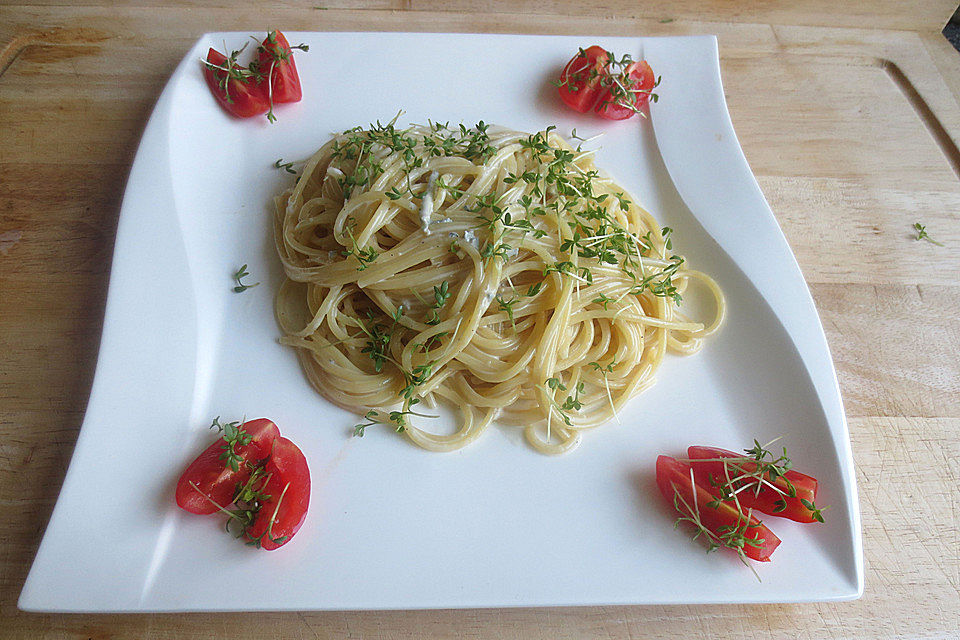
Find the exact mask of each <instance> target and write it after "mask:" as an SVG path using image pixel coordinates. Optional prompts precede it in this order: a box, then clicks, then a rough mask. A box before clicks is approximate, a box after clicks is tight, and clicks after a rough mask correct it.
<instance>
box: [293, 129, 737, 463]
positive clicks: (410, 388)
mask: <svg viewBox="0 0 960 640" xmlns="http://www.w3.org/2000/svg"><path fill="white" fill-rule="evenodd" d="M594 153H595V151H586V150H583V148H582V146H577V147H573V146H571V145H570V144H568V143H567V142H566V141H565V140H564V139H563V138H561V137H560V136H559V135H557V133H556V132H555V131H554V128H553V127H551V128H548V129H546V130H545V131H541V132H538V133H536V134H532V135H530V134H525V133H520V132H516V131H511V130H508V129H505V128H500V127H492V126H489V125H486V124H484V123H483V122H481V123H479V124H478V125H477V126H475V127H472V128H467V127H465V126H463V125H460V126H459V127H450V126H449V125H441V124H436V123H430V124H429V125H425V126H412V127H410V128H407V129H399V128H397V127H396V126H395V125H394V123H389V124H386V125H381V124H380V123H377V124H376V125H375V126H371V127H369V128H367V129H361V128H359V127H358V128H355V129H351V130H349V131H346V132H344V133H343V134H340V135H337V136H336V137H334V138H333V139H332V140H330V141H329V142H328V143H327V144H325V145H324V146H323V147H322V148H321V149H320V150H319V151H317V153H316V154H314V156H313V157H312V158H310V160H309V161H308V162H307V163H306V165H305V167H304V170H303V173H302V175H301V176H300V178H299V179H298V180H297V183H296V185H295V186H294V187H293V188H292V189H291V190H288V191H287V192H285V193H283V194H282V195H280V196H278V197H277V199H276V215H275V218H274V222H275V225H274V226H275V237H276V246H277V251H278V253H279V255H280V259H281V261H282V262H283V266H284V270H285V272H286V276H287V278H286V280H285V282H284V283H283V285H282V286H281V288H280V291H279V292H278V295H277V298H276V314H277V318H278V321H279V324H280V327H281V329H282V331H283V333H284V335H283V337H282V338H281V342H282V343H283V344H286V345H289V346H291V347H294V348H295V349H296V351H297V353H298V355H299V358H300V362H301V364H302V365H303V369H304V371H305V372H306V375H307V377H308V379H309V381H310V383H311V384H312V385H313V386H314V387H315V388H316V389H317V391H319V392H320V393H321V394H322V395H323V396H324V397H325V398H327V399H328V400H330V401H331V402H333V403H335V404H337V405H339V406H341V407H344V408H347V409H349V410H351V411H355V412H357V413H359V414H363V413H364V412H366V418H367V423H366V424H362V425H358V427H357V432H358V433H359V434H360V435H362V433H363V429H365V428H366V427H367V426H369V425H372V424H377V423H383V424H390V425H392V426H393V427H395V428H396V430H397V431H401V432H403V433H404V434H406V436H407V437H408V438H409V439H410V440H412V441H413V442H414V443H416V444H417V445H419V446H421V447H424V448H426V449H430V450H434V451H450V450H454V449H459V448H461V447H464V446H466V445H467V444H469V443H471V442H473V441H474V440H476V439H477V438H478V437H479V436H480V434H481V433H483V431H484V429H485V428H486V427H487V426H488V425H489V424H490V423H491V422H492V421H493V420H494V419H496V420H497V421H498V422H499V423H501V424H505V425H516V426H521V427H522V428H523V429H524V435H525V436H526V439H527V440H528V441H529V442H530V444H531V445H532V446H533V447H534V448H536V449H537V450H538V451H540V452H543V453H551V454H556V453H563V452H566V451H569V450H571V449H573V448H574V447H576V446H577V444H578V443H579V442H580V438H581V432H582V431H583V430H585V429H588V428H591V427H595V426H597V425H600V424H602V423H604V422H607V421H608V420H610V419H611V418H613V417H615V416H616V415H617V413H618V412H619V411H620V410H621V409H622V408H623V406H624V405H625V404H626V403H627V401H628V400H629V399H630V398H632V397H633V396H635V395H637V394H638V393H640V392H641V391H643V390H644V389H646V388H648V387H649V386H651V385H652V384H653V383H654V374H655V373H656V371H657V368H658V367H659V365H660V363H661V362H662V361H663V358H664V355H665V354H666V353H667V352H668V351H672V352H675V353H681V354H689V353H693V352H696V351H698V350H699V349H700V347H701V345H702V343H703V339H704V338H706V337H707V336H709V335H711V334H713V333H714V332H715V331H716V330H717V329H718V328H719V326H720V324H721V322H722V321H723V317H724V312H725V305H724V298H723V294H722V292H721V291H720V289H719V287H718V286H717V284H716V283H715V282H714V281H713V280H712V279H711V278H710V277H709V276H707V275H705V274H703V273H701V272H699V271H695V270H691V269H688V268H687V265H686V262H685V260H684V259H683V258H682V257H680V256H677V255H673V254H672V253H671V251H670V250H671V248H672V240H671V234H672V232H671V230H670V229H669V228H667V227H660V225H659V224H658V223H657V222H656V221H655V220H654V219H653V217H652V216H651V215H650V214H649V213H648V212H646V211H645V210H643V209H642V208H641V207H640V206H639V205H637V203H636V202H634V201H633V200H632V198H630V197H629V196H628V195H627V194H626V193H625V191H624V190H623V189H622V188H621V187H619V186H617V185H616V184H615V183H614V182H613V181H612V180H611V179H609V178H607V177H605V176H603V175H601V173H600V172H599V171H598V170H597V169H596V168H595V166H594V163H593V155H594ZM694 280H696V281H699V282H701V283H702V284H703V285H705V287H706V289H707V290H709V291H710V292H711V293H712V295H713V298H714V299H715V313H714V316H713V318H712V320H710V321H709V322H708V323H702V322H697V321H695V320H693V319H691V318H689V317H688V316H687V315H684V313H683V312H682V311H681V306H680V304H681V301H682V296H683V294H684V293H685V292H686V290H687V287H688V285H689V283H690V282H691V281H694ZM437 403H440V404H443V405H446V406H448V407H451V408H453V409H454V410H455V411H456V412H457V413H458V426H457V428H456V429H455V431H454V432H453V433H449V434H447V433H444V434H439V433H435V432H432V431H430V430H428V429H426V428H425V420H423V419H420V416H423V415H424V414H423V413H422V411H423V407H425V406H426V407H430V406H435V405H436V404H437Z"/></svg>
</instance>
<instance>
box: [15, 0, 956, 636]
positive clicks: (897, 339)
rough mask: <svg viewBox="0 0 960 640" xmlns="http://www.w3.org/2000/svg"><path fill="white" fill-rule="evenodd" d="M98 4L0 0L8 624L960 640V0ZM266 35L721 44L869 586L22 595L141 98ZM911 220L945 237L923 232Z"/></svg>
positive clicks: (86, 366)
mask: <svg viewBox="0 0 960 640" xmlns="http://www.w3.org/2000/svg"><path fill="white" fill-rule="evenodd" d="M104 4H106V1H105V0H87V1H85V2H82V3H62V2H56V1H52V0H45V1H42V2H40V1H36V0H34V1H33V2H31V3H30V4H25V3H23V2H17V1H16V0H0V142H2V143H0V508H2V510H3V511H2V513H3V517H2V519H0V541H2V544H0V636H2V637H10V638H157V639H160V638H215V637H235V638H368V637H369V638H389V639H392V638H401V639H404V638H421V637H438V638H551V639H552V638H680V637H696V638H799V639H804V638H857V639H860V638H863V639H867V638H870V639H873V638H944V639H946V638H954V639H955V638H958V637H960V558H958V555H960V524H958V518H957V509H958V507H960V504H958V485H960V402H958V397H960V328H958V326H960V325H958V319H960V318H958V317H960V224H958V223H960V220H958V218H960V213H958V212H960V152H958V149H957V143H958V141H960V103H958V99H960V56H958V55H957V53H956V52H955V51H954V50H953V49H951V48H950V47H949V45H948V44H946V42H945V40H943V38H942V37H941V36H940V35H939V33H938V32H939V30H940V27H941V26H942V24H943V23H944V22H945V21H946V20H947V18H948V17H949V16H950V15H951V13H952V11H953V9H954V8H955V0H943V1H939V0H938V1H933V2H931V1H923V0H910V1H908V2H899V3H895V2H883V1H882V0H870V1H864V2H858V3H838V2H827V1H826V0H816V1H811V2H806V3H800V2H797V3H781V2H765V1H760V0H757V1H754V2H740V3H729V2H721V1H702V0H701V1H697V2H693V1H692V0H678V1H676V2H666V1H659V2H648V3H642V4H641V3H635V2H628V1H627V0H604V1H603V2H601V3H599V4H589V5H587V4H584V3H582V2H572V1H570V0H548V1H546V2H542V3H528V4H523V3H516V2H512V1H510V0H470V2H465V1H462V0H372V1H370V2H363V1H361V0H335V1H334V0H331V1H329V2H324V1H323V0H315V3H314V4H310V3H303V4H301V3H296V2H273V3H261V6H260V7H258V8H256V9H254V8H242V9H237V8H235V4H236V3H233V2H225V1H222V2H214V3H204V2H200V1H199V0H197V1H190V0H181V1H178V2H166V3H161V2H153V3H148V4H152V5H155V6H150V7H146V6H145V4H143V5H137V6H126V5H120V6H102V5H104ZM130 5H133V3H130ZM267 5H271V7H270V8H269V9H267V8H264V7H266V6H267ZM321 5H322V6H321ZM851 5H855V8H851ZM252 6H253V5H252V4H251V5H249V7H252ZM272 26H280V27H282V28H285V29H291V30H293V29H298V30H375V31H385V30H411V31H458V32H470V31H481V32H485V31H489V32H523V33H569V34H576V33H589V34H609V35H641V34H642V35H681V34H698V33H715V34H717V35H718V36H719V39H720V50H721V56H722V72H723V80H724V86H725V89H726V94H727V99H728V102H729V106H730V110H731V114H732V117H733V122H734V126H735V127H736V130H737V133H738V136H739V138H740V141H741V143H742V145H743V148H744V151H745V153H746V156H747V158H748V160H749V161H750V164H751V166H752V167H753V170H754V172H755V174H756V175H757V178H758V180H759V182H760V185H761V187H762V188H763V191H764V193H765V194H766V196H767V198H768V199H769V201H770V204H771V207H772V208H773V210H774V212H775V213H776V215H777V218H778V220H779V221H780V224H781V226H782V227H783V230H784V233H785V234H786V236H787V239H788V240H789V242H790V245H791V246H792V248H793V250H794V251H795V253H796V256H797V259H798V261H799V263H800V266H801V269H802V270H803V273H804V274H805V276H806V278H807V281H808V283H809V285H810V288H811V290H812V292H813V296H814V299H815V301H816V303H817V306H818V309H819V311H820V314H821V317H822V320H823V324H824V328H825V330H826V332H827V337H828V340H829V343H830V346H831V350H832V353H833V355H834V358H835V361H836V366H837V370H838V375H839V378H840V384H841V388H842V392H843V397H844V401H845V406H846V411H847V415H848V418H849V422H850V431H851V439H852V444H853V452H854V459H855V462H856V469H857V481H858V486H859V491H860V501H861V509H862V513H863V538H864V550H865V564H866V591H865V594H864V596H863V598H862V599H861V600H859V601H856V602H848V603H837V604H797V605H743V606H736V605H731V606H670V607H663V606H656V607H600V608H564V609H509V610H471V611H413V612H402V611H401V612H363V613H359V612H346V613H289V614H194V615H126V616H121V615H48V614H26V613H22V612H19V611H17V609H16V600H17V597H18V595H19V592H20V588H21V587H22V585H23V581H24V579H25V578H26V574H27V571H28V569H29V566H30V562H31V561H32V558H33V555H34V553H35V551H36V549H37V545H38V543H39V540H40V536H41V535H42V533H43V529H44V526H45V525H46V522H47V519H48V518H49V515H50V511H51V509H52V508H53V504H54V502H55V500H56V497H57V493H58V491H59V488H60V484H61V482H62V480H63V476H64V471H65V467H66V464H67V462H68V461H69V457H70V454H71V450H72V447H73V445H74V442H75V440H76V437H77V433H78V430H79V425H80V423H81V420H82V417H83V411H84V407H85V404H86V401H87V397H88V395H89V390H90V384H91V381H92V376H93V367H94V364H95V361H96V356H97V345H98V341H99V336H100V330H101V324H102V316H103V308H104V301H105V295H106V286H107V279H108V276H109V265H110V258H111V254H112V249H113V241H114V235H115V231H116V224H117V215H118V211H119V204H120V198H121V196H122V191H123V185H124V181H125V179H126V174H127V171H128V170H129V167H130V163H131V160H132V158H133V154H134V152H135V151H136V147H137V143H138V141H139V135H140V133H141V131H142V129H143V127H144V124H145V122H146V119H147V117H148V115H149V113H150V110H151V108H152V105H153V103H154V101H155V100H156V98H157V96H158V95H159V92H160V90H161V88H162V86H163V83H164V81H165V80H166V78H167V77H168V76H169V75H170V73H171V72H172V70H173V68H174V66H175V64H176V63H177V62H178V61H179V60H180V58H181V57H182V56H183V54H184V52H185V51H186V50H187V49H188V48H189V47H190V45H191V44H192V43H193V41H194V40H195V39H196V38H197V37H198V36H199V35H200V34H201V33H203V32H205V31H217V30H250V31H262V30H264V29H265V28H267V27H272ZM914 222H921V223H923V224H925V225H926V226H927V230H928V231H929V233H930V235H931V236H933V237H935V238H936V239H938V240H939V241H941V242H943V243H944V245H945V246H943V247H939V246H936V245H933V244H931V243H928V242H918V241H917V240H915V239H914V238H913V235H912V231H911V226H912V224H913V223H914ZM131 419H132V420H134V419H135V416H131ZM105 543H107V541H105Z"/></svg>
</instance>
